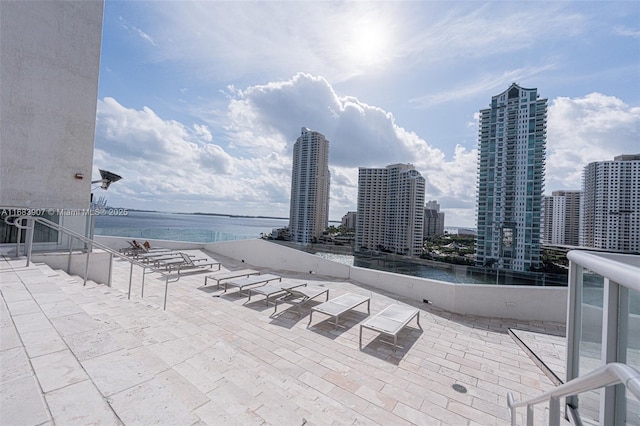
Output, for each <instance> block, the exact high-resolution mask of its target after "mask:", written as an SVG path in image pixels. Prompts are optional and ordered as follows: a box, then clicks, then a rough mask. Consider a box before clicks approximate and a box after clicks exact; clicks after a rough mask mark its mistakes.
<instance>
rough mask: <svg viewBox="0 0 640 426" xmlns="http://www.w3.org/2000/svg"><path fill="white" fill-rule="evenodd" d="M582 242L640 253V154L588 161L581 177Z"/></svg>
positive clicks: (602, 247) (606, 248)
mask: <svg viewBox="0 0 640 426" xmlns="http://www.w3.org/2000/svg"><path fill="white" fill-rule="evenodd" d="M582 190H583V193H584V194H583V200H582V206H581V220H580V245H583V246H586V247H593V248H598V249H605V250H611V251H621V252H629V253H639V252H640V154H635V155H619V156H617V157H614V159H613V161H597V162H593V163H589V164H588V165H587V166H586V167H585V168H584V171H583V176H582Z"/></svg>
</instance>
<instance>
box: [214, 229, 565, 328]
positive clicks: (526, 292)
mask: <svg viewBox="0 0 640 426" xmlns="http://www.w3.org/2000/svg"><path fill="white" fill-rule="evenodd" d="M205 249H206V250H208V251H211V252H213V253H220V254H222V255H224V256H227V257H231V258H233V259H238V260H244V261H245V262H246V263H248V264H250V265H256V266H260V267H265V268H275V269H284V270H290V271H296V272H309V271H313V273H315V274H318V275H327V276H332V277H336V278H347V279H349V280H352V281H354V282H360V283H362V284H366V285H369V286H371V287H374V288H378V289H380V290H384V291H388V292H390V293H395V294H398V295H401V296H405V297H408V298H410V299H413V300H415V301H418V302H422V301H424V300H428V301H429V302H430V303H432V304H433V305H435V306H438V307H440V308H442V309H446V310H448V311H451V312H456V313H459V314H468V315H480V316H486V317H498V318H513V319H517V320H538V321H555V322H561V323H564V322H565V321H566V317H567V316H566V312H567V288H566V287H533V286H494V285H478V284H454V283H448V282H444V281H437V280H431V279H427V278H419V277H413V276H409V275H402V274H395V273H391V272H384V271H378V270H373V269H366V268H359V267H355V266H348V265H343V264H339V263H336V262H332V261H330V260H326V259H323V258H321V257H318V256H315V255H312V254H309V253H304V252H302V251H299V250H295V249H291V248H288V247H284V246H281V245H279V244H274V243H270V242H268V241H264V240H239V241H225V242H220V243H211V244H207V245H205Z"/></svg>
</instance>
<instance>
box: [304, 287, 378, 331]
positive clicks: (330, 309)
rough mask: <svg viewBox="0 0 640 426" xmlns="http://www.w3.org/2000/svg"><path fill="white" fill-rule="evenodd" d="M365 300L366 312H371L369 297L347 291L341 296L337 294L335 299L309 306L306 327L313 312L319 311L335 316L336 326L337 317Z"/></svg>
mask: <svg viewBox="0 0 640 426" xmlns="http://www.w3.org/2000/svg"><path fill="white" fill-rule="evenodd" d="M365 302H367V313H371V299H370V298H369V297H368V296H361V295H359V294H353V293H347V294H343V295H342V296H338V297H336V298H335V299H331V300H328V301H326V302H324V303H321V304H320V305H318V306H314V307H313V308H311V313H310V314H309V324H308V325H307V327H309V326H310V325H311V319H312V317H313V312H314V311H315V312H321V313H323V314H325V315H329V316H330V317H333V318H335V320H336V328H338V317H339V316H340V315H342V314H344V313H346V312H349V311H350V310H352V309H354V308H356V307H357V306H359V305H362V304H363V303H365Z"/></svg>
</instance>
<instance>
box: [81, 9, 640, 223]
mask: <svg viewBox="0 0 640 426" xmlns="http://www.w3.org/2000/svg"><path fill="white" fill-rule="evenodd" d="M512 83H517V84H518V85H520V86H522V87H525V88H537V89H538V92H539V93H540V95H541V97H542V98H546V99H548V128H547V142H546V147H547V151H546V178H545V193H546V194H547V195H551V192H552V191H556V190H570V189H573V190H576V189H577V190H579V189H581V185H582V184H581V173H582V170H583V168H584V166H586V165H587V164H588V163H590V162H593V161H607V160H612V159H613V157H614V156H616V155H620V154H633V153H640V2H637V1H605V2H596V1H545V2H521V1H502V2H479V1H446V2H443V1H393V2H392V1H388V2H378V1H352V2H329V1H313V2H311V1H309V2H306V1H287V2H275V1H262V2H249V1H235V2H232V1H229V2H219V1H193V2H191V1H112V0H106V2H105V6H104V22H103V36H102V52H101V65H100V77H99V90H98V106H97V121H96V138H95V150H94V171H93V174H94V179H98V178H99V172H98V169H106V170H109V171H111V172H114V173H117V174H119V175H121V176H122V177H123V179H122V180H120V181H119V182H117V183H114V184H113V185H111V186H110V187H109V189H108V191H107V192H105V193H102V192H97V191H102V190H100V189H97V190H96V191H94V192H96V195H99V196H103V197H105V198H106V199H107V201H108V204H109V205H110V206H115V207H126V208H131V209H148V210H158V211H167V212H185V213H189V212H203V213H220V214H238V215H253V216H258V215H262V216H274V217H288V216H289V199H290V190H291V167H292V162H291V156H292V153H293V144H294V143H295V141H296V139H297V138H298V137H299V136H300V129H301V128H302V127H307V128H310V129H311V130H314V131H318V132H320V133H322V134H323V135H325V137H326V138H327V139H328V140H329V141H330V145H329V153H330V154H329V169H330V172H331V192H330V213H329V218H330V220H340V219H341V218H342V216H343V215H344V214H346V213H347V212H348V211H355V210H356V202H357V193H358V188H357V181H358V168H359V167H385V166H387V165H390V164H395V163H410V164H413V165H414V166H415V168H416V170H418V171H419V172H420V173H421V174H422V176H423V177H424V178H425V180H426V194H425V195H426V197H425V198H426V200H427V201H429V200H436V201H437V202H438V203H439V204H440V209H441V211H443V212H444V213H445V225H446V226H458V227H475V203H476V179H477V144H478V137H477V136H478V112H479V110H480V109H483V108H486V107H488V106H489V104H490V102H491V97H492V96H495V95H497V94H500V93H502V92H503V91H505V90H506V89H507V88H508V87H509V86H510V85H511V84H512Z"/></svg>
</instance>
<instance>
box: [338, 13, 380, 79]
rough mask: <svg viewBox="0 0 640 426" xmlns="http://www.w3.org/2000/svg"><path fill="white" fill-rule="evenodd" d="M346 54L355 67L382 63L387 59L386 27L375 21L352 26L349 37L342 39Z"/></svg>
mask: <svg viewBox="0 0 640 426" xmlns="http://www.w3.org/2000/svg"><path fill="white" fill-rule="evenodd" d="M344 43H345V48H346V50H347V51H346V52H345V53H346V56H347V57H348V58H350V60H351V62H352V65H353V66H354V67H357V68H363V67H366V68H368V67H372V66H379V65H382V64H383V63H384V62H386V61H387V59H388V55H389V52H388V49H389V35H388V34H387V29H386V28H384V27H383V26H381V25H379V24H377V23H375V22H366V21H365V22H360V23H358V24H356V25H354V26H353V27H352V32H351V34H350V38H348V39H347V40H344Z"/></svg>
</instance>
